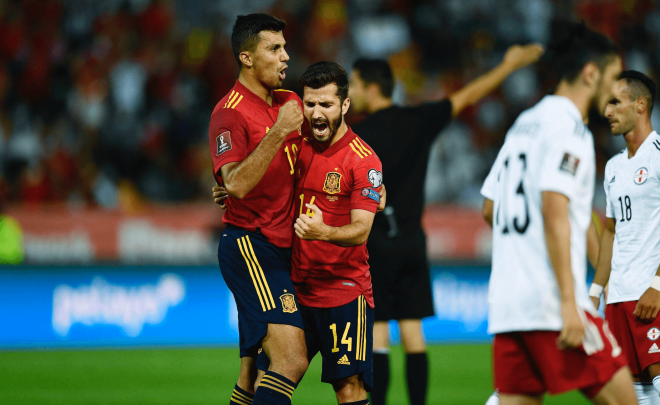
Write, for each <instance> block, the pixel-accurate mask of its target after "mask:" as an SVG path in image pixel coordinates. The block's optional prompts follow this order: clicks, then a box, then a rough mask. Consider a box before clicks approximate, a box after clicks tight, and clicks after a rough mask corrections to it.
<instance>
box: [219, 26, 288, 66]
mask: <svg viewBox="0 0 660 405" xmlns="http://www.w3.org/2000/svg"><path fill="white" fill-rule="evenodd" d="M285 27H286V22H284V21H283V20H280V19H279V18H276V17H273V16H272V15H269V14H263V13H258V14H248V15H239V16H238V17H236V23H235V24H234V29H233V31H232V32H231V49H232V51H233V52H234V58H236V62H238V67H239V68H241V67H243V64H242V63H241V58H240V57H239V55H240V54H241V52H244V51H250V52H253V51H254V50H255V49H256V47H257V45H258V44H259V41H261V36H260V35H259V33H260V32H261V31H271V32H281V31H284V28H285Z"/></svg>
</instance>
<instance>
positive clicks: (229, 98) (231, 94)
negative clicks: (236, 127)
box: [222, 90, 236, 108]
mask: <svg viewBox="0 0 660 405" xmlns="http://www.w3.org/2000/svg"><path fill="white" fill-rule="evenodd" d="M235 92H236V90H232V91H231V93H229V97H228V98H227V102H225V105H224V106H223V107H222V108H227V104H229V100H231V98H232V97H234V93H235Z"/></svg>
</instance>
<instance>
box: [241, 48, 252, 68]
mask: <svg viewBox="0 0 660 405" xmlns="http://www.w3.org/2000/svg"><path fill="white" fill-rule="evenodd" d="M238 58H239V59H240V60H241V63H242V64H244V65H245V66H247V67H252V65H253V64H254V63H253V62H252V53H250V52H248V51H244V52H241V53H240V54H239V55H238Z"/></svg>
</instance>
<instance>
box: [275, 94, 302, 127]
mask: <svg viewBox="0 0 660 405" xmlns="http://www.w3.org/2000/svg"><path fill="white" fill-rule="evenodd" d="M303 119H304V117H303V113H302V109H301V108H300V104H298V102H297V101H295V100H289V101H287V102H286V103H285V104H284V105H283V106H282V107H280V112H279V113H278V114H277V122H276V123H275V125H274V126H273V129H274V128H275V127H277V129H278V130H281V131H282V134H283V136H288V135H289V134H290V133H291V132H293V131H297V130H298V128H300V126H301V125H302V123H303Z"/></svg>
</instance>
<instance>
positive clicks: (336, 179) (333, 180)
mask: <svg viewBox="0 0 660 405" xmlns="http://www.w3.org/2000/svg"><path fill="white" fill-rule="evenodd" d="M340 182H341V174H339V173H337V172H330V173H328V174H326V175H325V184H324V185H323V191H325V192H326V193H328V194H337V193H339V192H340V191H341V188H340V187H341V183H340Z"/></svg>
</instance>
